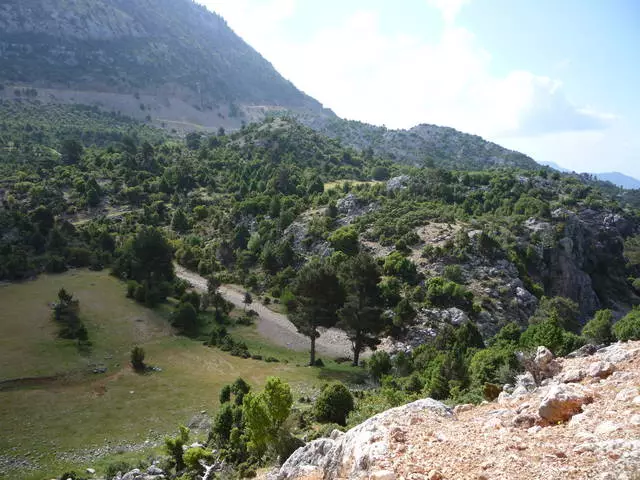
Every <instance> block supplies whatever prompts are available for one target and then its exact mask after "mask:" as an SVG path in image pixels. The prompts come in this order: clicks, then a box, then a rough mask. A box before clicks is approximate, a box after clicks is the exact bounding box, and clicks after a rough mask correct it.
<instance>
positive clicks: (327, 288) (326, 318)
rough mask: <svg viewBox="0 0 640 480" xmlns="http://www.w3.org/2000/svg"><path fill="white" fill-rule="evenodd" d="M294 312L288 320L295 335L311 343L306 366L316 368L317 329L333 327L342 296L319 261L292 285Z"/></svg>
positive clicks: (335, 280) (329, 270)
mask: <svg viewBox="0 0 640 480" xmlns="http://www.w3.org/2000/svg"><path fill="white" fill-rule="evenodd" d="M293 293H294V295H295V296H296V303H297V308H296V310H295V312H293V314H291V315H290V319H291V321H292V322H293V324H294V325H295V326H296V328H297V329H298V331H299V332H300V333H302V334H303V335H306V336H307V337H309V338H310V339H311V351H310V354H309V364H310V365H315V361H316V339H317V338H318V337H319V336H320V333H319V332H318V327H326V328H329V327H333V326H334V325H335V324H336V323H337V321H338V317H337V311H338V309H339V308H341V307H342V305H343V304H344V299H345V292H344V289H343V287H342V285H341V284H340V281H339V280H338V276H337V275H336V273H335V272H334V271H333V269H332V268H331V267H330V266H329V265H328V264H327V263H326V262H323V261H321V260H320V259H318V258H314V259H312V260H311V261H309V262H308V263H307V264H306V265H305V266H304V267H303V268H302V269H301V270H300V272H299V273H298V277H297V278H296V280H295V282H294V284H293Z"/></svg>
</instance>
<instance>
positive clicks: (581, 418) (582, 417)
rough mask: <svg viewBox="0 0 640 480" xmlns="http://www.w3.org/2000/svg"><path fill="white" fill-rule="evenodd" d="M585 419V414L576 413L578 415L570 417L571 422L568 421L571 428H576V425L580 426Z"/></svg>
mask: <svg viewBox="0 0 640 480" xmlns="http://www.w3.org/2000/svg"><path fill="white" fill-rule="evenodd" d="M586 419H587V415H586V414H584V413H578V414H576V415H574V416H573V417H571V420H569V425H570V426H572V427H573V426H576V425H580V424H581V423H583V422H584V421H585V420H586Z"/></svg>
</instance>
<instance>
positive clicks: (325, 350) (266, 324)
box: [175, 265, 351, 358]
mask: <svg viewBox="0 0 640 480" xmlns="http://www.w3.org/2000/svg"><path fill="white" fill-rule="evenodd" d="M175 267H176V275H177V276H178V277H179V278H182V279H183V280H186V281H188V282H189V283H191V284H192V285H193V286H194V288H196V289H197V290H200V291H206V290H207V280H206V279H205V278H204V277H201V276H200V275H198V274H197V273H194V272H192V271H190V270H187V269H186V268H184V267H181V266H180V265H176V266H175ZM220 293H221V294H222V296H223V297H224V298H225V300H227V301H229V302H231V303H233V304H234V305H235V306H236V307H239V308H244V307H245V305H244V303H243V300H244V291H243V290H241V289H239V288H238V287H235V286H230V285H222V286H221V287H220ZM250 308H251V309H252V310H254V311H255V312H256V313H257V314H258V317H259V321H258V322H257V328H258V333H260V335H261V336H263V337H264V338H266V339H267V340H269V341H270V342H272V343H274V344H276V345H280V346H283V347H287V348H289V349H291V350H297V351H308V350H309V338H308V337H305V336H304V335H301V334H300V333H298V331H297V330H296V327H295V326H294V325H293V324H292V323H291V322H290V321H289V319H288V318H287V316H286V315H282V314H280V313H276V312H274V311H272V310H269V309H268V308H267V307H265V306H264V305H262V304H261V303H259V302H254V303H252V304H251V306H250ZM316 348H317V350H318V353H319V354H321V355H328V356H330V357H333V358H337V357H351V342H350V341H349V339H348V338H347V335H346V334H345V333H344V332H343V331H342V330H339V329H337V328H330V329H321V335H320V337H319V338H318V339H317V340H316Z"/></svg>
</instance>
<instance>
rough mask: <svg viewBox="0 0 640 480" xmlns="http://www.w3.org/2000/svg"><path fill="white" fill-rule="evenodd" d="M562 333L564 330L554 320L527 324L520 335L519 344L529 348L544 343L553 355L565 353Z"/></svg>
mask: <svg viewBox="0 0 640 480" xmlns="http://www.w3.org/2000/svg"><path fill="white" fill-rule="evenodd" d="M564 333H565V331H564V330H563V329H562V328H561V327H559V326H558V324H557V323H556V322H555V321H553V320H545V321H544V322H540V323H534V324H532V325H529V327H528V328H527V329H526V330H525V331H524V332H523V333H522V336H521V337H520V345H521V346H523V347H526V348H531V349H535V348H537V347H539V346H540V345H544V346H545V347H547V348H548V349H549V350H551V351H552V352H553V354H554V355H562V354H563V353H565V352H564V340H565V339H564ZM566 353H569V352H566Z"/></svg>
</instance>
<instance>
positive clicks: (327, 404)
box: [314, 383, 354, 425]
mask: <svg viewBox="0 0 640 480" xmlns="http://www.w3.org/2000/svg"><path fill="white" fill-rule="evenodd" d="M353 407H354V402H353V395H351V392H350V391H349V389H348V388H347V387H345V386H344V384H342V383H334V384H331V385H329V386H327V387H326V388H325V389H324V390H322V393H320V396H319V397H318V399H317V400H316V404H315V406H314V412H315V415H316V418H317V419H318V421H319V422H323V423H337V424H338V425H346V422H347V415H349V413H350V412H351V411H352V410H353Z"/></svg>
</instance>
